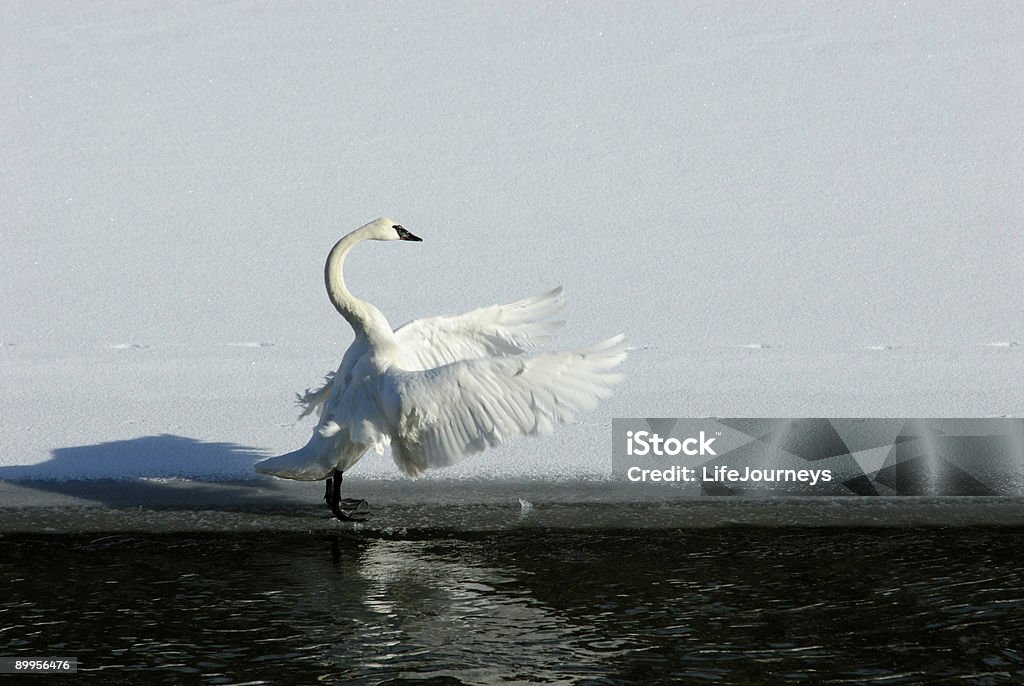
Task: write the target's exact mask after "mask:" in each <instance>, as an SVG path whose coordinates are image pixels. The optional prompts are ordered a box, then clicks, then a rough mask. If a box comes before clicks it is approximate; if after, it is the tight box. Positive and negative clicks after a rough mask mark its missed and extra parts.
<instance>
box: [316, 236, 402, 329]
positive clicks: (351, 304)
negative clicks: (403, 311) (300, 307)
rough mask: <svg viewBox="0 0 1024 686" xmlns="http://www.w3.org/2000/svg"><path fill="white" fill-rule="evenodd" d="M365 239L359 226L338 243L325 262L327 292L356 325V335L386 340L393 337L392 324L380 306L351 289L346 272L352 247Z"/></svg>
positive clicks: (338, 307)
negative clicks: (382, 312)
mask: <svg viewBox="0 0 1024 686" xmlns="http://www.w3.org/2000/svg"><path fill="white" fill-rule="evenodd" d="M364 240H366V237H365V236H364V235H363V234H362V232H361V231H359V230H356V231H353V232H352V233H350V234H348V235H347V236H345V237H344V238H342V239H341V240H340V241H338V242H337V243H335V244H334V247H333V248H331V252H330V254H328V255H327V263H326V264H325V265H324V283H325V284H326V285H327V296H328V297H329V298H330V299H331V304H333V305H334V307H335V309H337V310H338V312H340V313H341V316H342V317H344V318H345V320H346V321H347V322H348V323H349V324H350V325H351V326H352V328H353V329H354V330H355V332H356V336H357V337H358V336H362V337H364V338H366V339H367V340H368V341H369V342H370V344H371V345H375V344H384V343H385V342H387V341H390V340H391V339H392V338H393V332H392V330H391V325H390V324H388V321H387V319H385V318H384V315H383V314H381V312H380V310H378V309H377V308H376V307H374V306H373V305H371V304H370V303H368V302H365V301H363V300H360V299H359V298H357V297H355V296H354V295H352V293H351V292H349V290H348V286H346V285H345V277H344V275H343V274H342V271H343V268H344V266H345V258H346V257H348V254H349V252H350V251H351V250H352V248H354V247H355V246H356V245H358V244H359V243H362V242H363V241H364Z"/></svg>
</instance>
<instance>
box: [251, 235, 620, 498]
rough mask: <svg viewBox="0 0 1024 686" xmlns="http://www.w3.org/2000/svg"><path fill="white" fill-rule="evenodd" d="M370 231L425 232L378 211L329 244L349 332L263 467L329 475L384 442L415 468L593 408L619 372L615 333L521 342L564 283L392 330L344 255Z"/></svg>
mask: <svg viewBox="0 0 1024 686" xmlns="http://www.w3.org/2000/svg"><path fill="white" fill-rule="evenodd" d="M365 240H409V241H418V240H420V239H419V238H417V237H415V236H413V235H412V234H410V233H409V232H407V231H405V229H403V228H402V227H401V226H399V225H398V224H397V223H395V222H393V221H391V220H390V219H386V218H382V219H377V220H375V221H373V222H370V223H369V224H366V225H365V226H363V227H360V228H359V229H356V230H355V231H353V232H352V233H350V234H348V235H347V236H345V237H344V238H342V239H341V240H340V241H338V242H337V244H335V246H334V248H333V249H332V250H331V252H330V254H329V255H328V257H327V263H326V265H325V267H324V279H325V281H326V284H327V293H328V295H329V297H330V299H331V302H332V303H333V304H334V306H335V308H337V310H338V312H340V313H341V315H342V316H343V317H345V319H346V320H348V323H349V324H350V325H351V326H352V329H353V330H354V331H355V340H354V341H353V342H352V345H351V346H350V347H349V349H348V351H346V353H345V356H344V358H343V359H342V361H341V366H340V367H339V368H338V371H337V372H335V373H334V374H333V375H329V376H328V378H327V381H326V383H325V384H324V386H323V387H322V388H320V389H318V390H316V391H307V392H306V394H305V395H303V396H301V397H300V402H301V403H302V404H303V405H304V406H305V411H304V412H303V416H305V415H307V414H310V413H312V412H314V411H316V410H317V409H320V420H319V422H318V423H317V426H316V429H315V430H314V432H313V435H312V437H311V438H310V439H309V442H308V443H307V444H306V445H305V446H304V447H303V448H301V449H299V450H296V451H295V452H291V453H288V454H286V455H281V456H279V457H272V458H270V459H267V460H264V461H262V462H260V463H258V464H257V465H256V470H257V471H258V472H260V473H263V474H272V475H274V476H279V477H284V478H288V479H301V480H308V481H312V480H319V479H330V478H331V477H332V476H334V475H335V474H339V475H340V473H342V472H344V471H346V470H348V469H349V468H350V467H352V465H354V464H355V463H356V462H357V461H358V460H359V458H361V457H362V456H363V454H364V453H365V452H366V451H367V450H368V449H370V448H375V449H376V450H378V451H383V450H384V448H385V447H387V446H388V445H390V446H391V449H392V453H393V456H394V460H395V463H396V464H397V465H398V467H399V469H401V470H402V471H403V472H404V473H406V474H408V475H410V476H419V475H420V474H422V473H423V471H424V470H426V469H431V468H435V467H444V466H447V465H451V464H454V463H456V462H459V461H461V460H463V459H465V458H466V457H468V456H469V455H471V454H473V453H475V452H478V451H480V450H483V449H485V448H487V447H489V446H495V445H498V444H499V443H502V442H503V441H504V440H506V439H508V438H511V437H513V436H517V435H521V434H536V433H546V432H548V431H550V430H551V428H552V426H553V425H554V423H555V422H565V421H569V420H571V419H572V418H573V417H574V416H575V414H576V413H577V412H580V411H584V410H590V409H593V407H595V406H596V405H597V402H598V400H600V399H602V398H605V397H607V396H609V395H610V394H611V391H610V390H609V387H610V386H611V385H612V384H614V383H616V382H617V381H619V380H620V379H621V378H622V375H621V374H618V373H615V372H613V371H612V369H613V368H614V367H616V366H618V364H619V363H621V362H622V361H623V360H624V359H625V357H626V345H625V342H624V340H623V338H622V336H615V337H613V338H609V339H607V340H605V341H602V342H600V343H596V344H594V345H591V346H588V347H585V348H580V349H577V350H573V351H568V352H534V353H527V352H526V351H527V350H528V349H529V348H532V347H534V346H536V345H537V344H538V343H540V342H543V341H545V340H547V339H548V338H550V337H551V335H552V334H553V333H554V332H555V331H556V330H557V329H558V327H559V326H561V324H562V323H561V322H552V321H544V319H545V318H547V317H549V316H550V315H551V314H553V313H554V312H556V311H557V310H559V309H560V308H561V306H562V301H561V289H556V290H554V291H551V292H550V293H546V294H544V295H540V296H537V297H534V298H528V299H525V300H519V301H517V302H514V303H509V304H507V305H494V306H492V307H485V308H481V309H478V310H473V311H471V312H467V313H466V314H462V315H457V316H441V317H432V318H429V319H419V320H416V321H413V322H409V323H408V324H405V325H404V326H401V327H399V328H398V329H396V330H393V329H392V328H391V325H390V324H389V323H388V321H387V319H386V318H385V317H384V315H383V314H382V313H381V312H380V310H378V309H377V308H376V307H374V306H373V305H371V304H369V303H367V302H363V301H362V300H359V299H358V298H356V297H355V296H353V295H352V294H351V293H350V292H349V290H348V288H347V287H346V285H345V280H344V278H343V276H342V269H343V266H344V262H345V258H346V257H347V256H348V253H349V252H350V251H351V250H352V248H353V247H355V246H356V245H358V244H359V243H361V242H362V241H365ZM339 483H340V481H339ZM328 501H330V483H329V484H328ZM332 509H333V506H332ZM336 514H337V513H336Z"/></svg>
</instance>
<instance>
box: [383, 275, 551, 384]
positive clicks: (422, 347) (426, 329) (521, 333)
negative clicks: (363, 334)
mask: <svg viewBox="0 0 1024 686" xmlns="http://www.w3.org/2000/svg"><path fill="white" fill-rule="evenodd" d="M564 304H565V301H564V300H563V298H562V288H561V286H559V287H558V288H556V289H554V290H552V291H549V292H547V293H544V294H542V295H537V296H534V297H532V298H524V299H523V300H517V301H515V302H512V303H507V304H505V305H491V306H490V307H481V308H479V309H476V310H471V311H470V312H466V313H465V314H459V315H450V316H440V317H429V318H426V319H417V320H415V321H411V322H409V323H408V324H404V325H403V326H400V327H399V328H398V329H397V330H396V331H395V336H396V337H397V338H398V342H399V343H400V344H401V346H402V348H403V354H404V355H405V362H407V364H406V365H405V366H406V367H408V368H410V369H421V370H422V369H432V368H434V367H440V366H442V365H446V364H450V363H452V362H457V361H458V360H468V359H473V358H477V357H494V356H500V355H518V354H520V353H522V352H524V351H526V350H529V349H530V348H534V347H536V346H537V345H540V344H541V343H543V342H545V341H547V340H549V339H550V338H551V337H552V336H553V335H554V333H555V332H556V331H557V330H558V329H559V328H560V327H561V326H562V325H563V324H564V322H560V321H550V320H547V318H548V317H550V316H551V315H553V314H554V313H556V312H558V311H559V310H560V309H562V307H563V306H564Z"/></svg>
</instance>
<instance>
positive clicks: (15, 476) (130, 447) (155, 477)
mask: <svg viewBox="0 0 1024 686" xmlns="http://www.w3.org/2000/svg"><path fill="white" fill-rule="evenodd" d="M265 457H267V455H266V453H263V452H261V451H259V450H257V449H256V448H252V447H248V446H243V445H238V444H235V443H218V442H207V441H201V440H198V439H195V438H188V437H185V436H175V435H172V434H161V435H158V436H144V437H141V438H133V439H128V440H121V441H109V442H105V443H96V444H94V445H82V446H71V447H67V448H57V449H55V450H53V451H52V457H51V459H49V460H47V461H46V462H42V463H40V464H34V465H9V466H4V467H0V481H7V482H10V483H12V484H15V485H17V486H20V487H23V488H30V489H33V490H37V491H45V492H49V493H55V494H63V495H68V496H73V497H79V498H84V499H86V500H89V501H94V502H100V503H102V504H104V505H108V506H111V507H131V506H148V507H174V506H181V505H185V506H189V505H194V506H203V505H208V504H215V503H218V502H221V503H224V504H230V503H231V502H232V501H233V502H238V501H239V499H241V500H242V501H245V500H247V499H248V498H249V496H250V495H253V496H254V495H255V492H256V491H260V492H263V493H265V492H266V491H267V490H275V484H274V483H273V482H272V481H270V480H266V479H260V478H256V475H255V473H254V472H253V464H254V463H255V462H257V461H258V460H261V459H263V458H265ZM249 475H251V476H249ZM197 478H198V479H202V481H191V479H197ZM247 494H248V495H247Z"/></svg>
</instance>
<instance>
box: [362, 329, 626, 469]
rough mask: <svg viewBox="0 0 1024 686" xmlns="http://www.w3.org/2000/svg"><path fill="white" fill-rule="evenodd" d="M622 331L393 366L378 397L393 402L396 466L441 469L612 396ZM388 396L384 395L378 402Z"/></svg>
mask: <svg viewBox="0 0 1024 686" xmlns="http://www.w3.org/2000/svg"><path fill="white" fill-rule="evenodd" d="M626 351H627V345H626V342H625V340H624V339H623V337H622V336H615V337H613V338H609V339H607V340H605V341H601V342H600V343H596V344H594V345H591V346H588V347H586V348H580V349H578V350H573V351H567V352H551V353H534V354H531V355H515V356H505V357H491V358H478V359H471V360H462V361H459V362H455V363H452V364H449V365H445V366H443V367H438V368H435V369H429V370H424V371H412V372H409V371H395V372H393V373H392V374H391V378H392V382H393V384H394V388H393V389H382V392H381V396H382V398H387V399H393V400H395V401H397V403H398V408H397V410H398V414H397V417H393V418H391V419H392V421H394V422H397V426H393V427H392V428H391V431H390V432H389V433H391V434H392V438H393V440H392V443H391V447H392V450H393V453H394V458H395V462H396V463H397V464H398V466H399V468H400V469H401V470H402V471H403V472H405V473H406V474H409V475H411V476H418V475H419V474H421V473H422V472H423V471H424V470H425V469H429V468H434V467H444V466H447V465H451V464H454V463H456V462H459V461H461V460H463V459H465V458H466V457H468V456H469V455H471V454H473V453H476V452H479V451H481V450H484V449H485V448H487V447H490V446H495V445H498V444H500V443H502V442H504V441H505V440H506V439H508V438H511V437H513V436H518V435H523V434H537V433H547V432H549V431H551V429H552V428H553V426H554V423H555V422H567V421H571V420H572V419H573V418H574V417H575V416H576V415H577V413H579V412H583V411H587V410H591V409H593V408H594V407H595V406H596V405H597V403H598V401H599V400H601V399H603V398H606V397H608V396H609V395H610V394H611V390H610V387H611V386H612V385H613V384H614V383H616V382H618V381H620V380H621V379H622V378H623V375H622V374H620V373H616V372H614V371H613V369H614V368H615V367H616V366H618V365H619V364H620V363H621V362H622V361H623V360H624V359H625V358H626ZM387 402H388V401H387V400H385V403H387Z"/></svg>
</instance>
